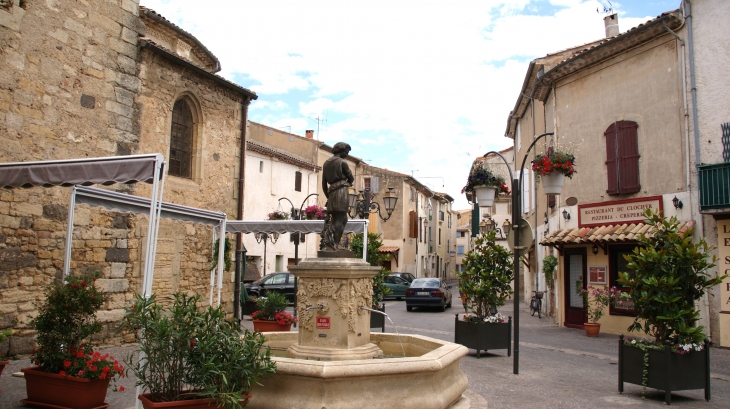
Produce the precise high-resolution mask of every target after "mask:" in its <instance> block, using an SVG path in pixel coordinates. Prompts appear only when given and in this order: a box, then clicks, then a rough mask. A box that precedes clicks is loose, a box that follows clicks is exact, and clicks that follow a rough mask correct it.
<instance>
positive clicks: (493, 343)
mask: <svg viewBox="0 0 730 409" xmlns="http://www.w3.org/2000/svg"><path fill="white" fill-rule="evenodd" d="M454 343H457V344H461V345H464V346H465V347H467V348H469V349H476V350H477V358H480V357H481V351H482V350H483V351H485V352H486V351H487V350H490V349H506V350H507V356H512V317H509V319H508V321H507V322H494V323H492V322H470V321H461V320H459V314H456V318H455V320H454Z"/></svg>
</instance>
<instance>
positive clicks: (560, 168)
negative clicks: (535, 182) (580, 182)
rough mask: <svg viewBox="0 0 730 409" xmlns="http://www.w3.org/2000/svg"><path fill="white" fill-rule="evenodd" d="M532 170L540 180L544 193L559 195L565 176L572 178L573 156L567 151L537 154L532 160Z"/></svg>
mask: <svg viewBox="0 0 730 409" xmlns="http://www.w3.org/2000/svg"><path fill="white" fill-rule="evenodd" d="M532 170H533V172H535V173H537V176H538V177H539V178H540V179H541V180H542V185H543V189H544V190H545V193H546V194H548V195H559V194H560V192H561V191H562V189H563V183H564V182H565V177H566V176H567V177H569V178H572V177H573V174H574V173H575V156H573V154H570V153H567V152H553V153H551V154H549V155H543V154H539V155H537V156H536V157H535V160H533V161H532Z"/></svg>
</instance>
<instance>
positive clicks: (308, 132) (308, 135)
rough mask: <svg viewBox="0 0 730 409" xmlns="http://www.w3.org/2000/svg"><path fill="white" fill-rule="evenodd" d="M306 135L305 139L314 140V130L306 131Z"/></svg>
mask: <svg viewBox="0 0 730 409" xmlns="http://www.w3.org/2000/svg"><path fill="white" fill-rule="evenodd" d="M306 135H307V139H314V130H313V129H307V131H306Z"/></svg>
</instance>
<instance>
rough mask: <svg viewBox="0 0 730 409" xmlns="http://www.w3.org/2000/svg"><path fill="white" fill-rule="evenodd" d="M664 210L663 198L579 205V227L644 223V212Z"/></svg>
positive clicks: (653, 197) (643, 198) (652, 197)
mask: <svg viewBox="0 0 730 409" xmlns="http://www.w3.org/2000/svg"><path fill="white" fill-rule="evenodd" d="M646 209H650V210H653V211H655V212H656V211H661V210H662V197H661V196H651V197H642V198H639V199H627V200H617V201H614V202H603V203H592V204H587V205H578V226H579V227H593V226H603V225H606V224H625V223H643V222H644V220H645V218H644V210H646Z"/></svg>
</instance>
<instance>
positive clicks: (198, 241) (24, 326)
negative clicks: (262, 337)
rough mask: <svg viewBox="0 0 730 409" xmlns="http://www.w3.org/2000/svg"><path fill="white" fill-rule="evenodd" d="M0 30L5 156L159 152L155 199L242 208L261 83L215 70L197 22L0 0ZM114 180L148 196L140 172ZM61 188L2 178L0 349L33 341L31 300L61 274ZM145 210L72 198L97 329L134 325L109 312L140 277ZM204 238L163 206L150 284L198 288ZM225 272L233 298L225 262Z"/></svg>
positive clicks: (0, 134)
mask: <svg viewBox="0 0 730 409" xmlns="http://www.w3.org/2000/svg"><path fill="white" fill-rule="evenodd" d="M0 43H2V44H3V47H2V53H1V54H0V158H2V159H0V160H1V161H2V162H26V161H40V160H61V159H73V158H93V157H106V156H120V155H130V154H143V153H161V154H163V156H164V157H165V159H166V166H165V171H166V176H165V186H164V196H163V200H164V201H166V202H172V203H175V204H181V205H186V206H192V207H198V208H203V209H207V210H212V211H220V212H224V213H226V214H227V215H228V217H229V218H232V219H235V218H240V217H241V214H242V207H243V203H242V200H240V198H241V197H242V196H243V195H242V193H243V182H242V180H243V178H242V174H243V172H242V171H241V169H242V166H241V163H242V162H243V160H244V158H243V157H242V155H241V147H242V146H244V144H243V143H242V141H245V135H246V129H247V128H246V125H247V121H246V118H247V110H248V105H249V103H250V102H251V100H254V99H256V95H255V94H254V93H252V92H250V91H249V90H247V89H245V88H241V87H239V86H238V85H236V84H233V83H231V82H228V81H227V80H225V79H223V78H222V77H219V76H217V75H216V74H215V73H216V72H217V71H218V70H220V63H219V62H218V60H217V58H216V57H215V56H214V55H213V54H212V53H211V52H210V51H209V50H207V49H206V48H205V46H204V45H202V44H201V43H200V42H199V41H198V40H197V39H196V38H195V37H194V36H193V35H191V34H190V33H187V32H185V31H184V30H183V29H181V28H180V27H177V26H175V25H174V24H172V23H170V22H169V21H167V20H166V19H164V17H162V16H160V15H158V14H157V13H155V12H154V11H152V10H149V9H146V8H144V7H140V6H139V2H138V1H137V0H79V1H73V2H71V1H60V0H47V1H40V0H26V1H21V0H11V1H8V2H3V3H1V6H0ZM175 132H178V133H179V135H178V134H177V133H175ZM109 188H110V189H113V190H117V191H120V192H124V193H130V194H134V195H138V196H141V197H147V198H149V197H150V187H149V186H147V185H144V184H133V185H113V186H110V187H109ZM68 196H69V192H68V189H66V188H62V187H51V188H40V187H38V188H31V189H25V190H2V191H0V328H11V329H13V331H14V335H13V336H12V337H11V338H10V341H9V343H8V344H6V345H4V346H2V347H0V348H1V349H0V352H2V353H11V354H16V353H26V352H28V351H29V350H30V349H31V348H32V345H33V333H32V331H31V330H30V329H29V327H28V321H29V320H30V318H31V317H32V316H33V315H34V312H35V308H36V307H35V303H36V302H38V301H41V300H42V299H43V288H44V287H45V286H46V285H48V284H49V283H51V282H53V281H54V280H59V279H61V276H62V267H63V253H64V246H65V244H64V238H65V229H66V219H67V212H68ZM146 221H147V218H146V217H142V216H134V215H130V214H126V213H119V212H113V211H105V210H101V209H99V208H92V207H88V206H86V205H78V206H77V208H76V215H75V220H74V233H73V238H72V239H73V242H72V246H73V251H72V262H71V273H72V274H79V273H83V272H84V271H98V272H100V273H101V279H100V280H97V282H96V284H97V285H98V286H99V287H100V288H101V289H102V290H103V291H104V293H105V294H106V295H107V297H108V301H107V303H106V305H105V307H104V310H103V311H101V312H100V313H99V314H98V316H99V317H100V318H101V320H102V321H104V322H106V323H107V328H106V332H105V333H104V334H102V337H101V338H102V339H103V341H104V342H107V343H114V342H122V341H123V340H124V339H125V338H126V339H127V340H131V339H132V338H133V337H132V336H131V335H124V334H121V333H120V332H119V331H118V328H117V327H118V324H117V323H118V321H119V318H120V317H121V316H122V314H123V311H124V310H123V308H124V307H125V306H126V305H127V303H128V302H129V300H130V299H131V298H132V296H133V294H134V292H139V291H140V290H141V281H142V276H141V272H142V271H143V260H144V258H145V254H143V253H144V250H143V249H144V242H145V240H146V237H147V231H146V230H147V223H146ZM212 245H213V243H212V232H211V229H210V228H209V227H207V226H203V225H195V224H193V223H183V222H172V221H167V220H162V221H161V223H160V230H159V239H158V246H157V249H158V250H157V257H156V261H155V281H154V284H153V292H155V293H157V294H159V295H169V294H171V293H172V292H174V291H178V290H185V291H189V292H197V293H200V294H204V295H205V294H207V293H208V291H209V287H208V286H209V282H210V271H209V270H210V265H211V264H210V263H211V249H212ZM224 283H225V287H224V289H223V296H222V300H223V303H224V305H225V307H226V308H227V309H228V311H231V310H232V298H233V278H232V273H228V275H227V276H226V277H225V280H224ZM203 298H204V299H206V300H207V297H203Z"/></svg>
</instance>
